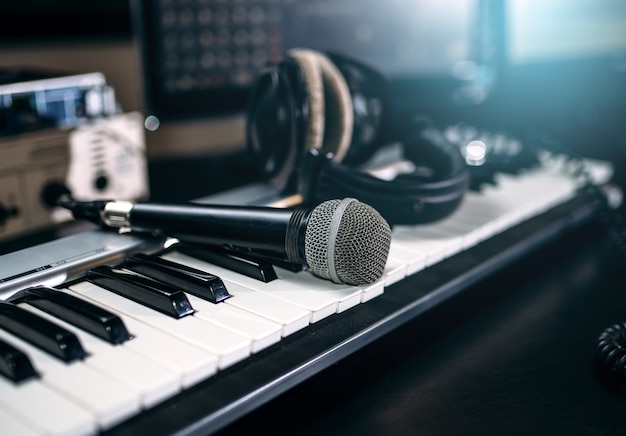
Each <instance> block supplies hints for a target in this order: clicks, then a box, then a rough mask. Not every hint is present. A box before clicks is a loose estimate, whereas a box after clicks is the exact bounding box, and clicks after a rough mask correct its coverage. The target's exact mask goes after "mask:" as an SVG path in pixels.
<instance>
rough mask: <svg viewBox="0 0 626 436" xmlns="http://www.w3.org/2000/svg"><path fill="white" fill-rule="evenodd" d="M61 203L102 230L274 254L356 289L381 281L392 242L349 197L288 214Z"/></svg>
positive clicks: (367, 209) (376, 216)
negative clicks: (113, 228) (155, 234)
mask: <svg viewBox="0 0 626 436" xmlns="http://www.w3.org/2000/svg"><path fill="white" fill-rule="evenodd" d="M60 205H61V206H63V207H65V208H67V209H69V210H71V211H72V214H73V216H74V218H77V219H87V220H90V221H92V222H96V223H97V224H100V225H104V226H109V227H118V228H130V229H131V230H136V231H142V232H153V233H154V232H158V233H162V234H164V235H167V236H171V237H174V238H177V239H179V240H181V241H187V242H196V243H203V244H209V245H218V246H230V247H235V248H241V249H244V250H248V251H252V252H254V251H257V252H259V253H264V254H269V253H273V254H274V255H275V256H279V257H284V258H285V259H286V260H287V261H288V262H291V263H298V264H302V265H306V266H307V267H308V268H309V269H310V270H311V271H312V272H313V273H315V274H316V275H318V276H319V277H322V278H325V279H329V280H332V281H333V282H335V283H347V284H352V285H359V284H364V283H371V282H374V281H375V280H377V279H378V278H380V277H381V276H382V274H383V271H384V268H385V265H386V262H387V256H388V254H389V247H390V244H391V229H390V227H389V224H388V223H387V221H385V219H384V218H383V217H382V216H381V215H380V213H378V211H376V210H375V209H374V208H372V207H371V206H369V205H367V204H365V203H362V202H360V201H358V200H356V199H354V198H344V199H342V200H340V199H334V200H328V201H325V202H323V203H320V204H319V205H317V206H316V207H314V208H295V209H282V208H271V207H259V206H226V205H200V204H184V205H176V204H159V203H129V202H124V201H95V202H75V201H71V200H70V201H64V202H61V204H60Z"/></svg>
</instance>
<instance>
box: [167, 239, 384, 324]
mask: <svg viewBox="0 0 626 436" xmlns="http://www.w3.org/2000/svg"><path fill="white" fill-rule="evenodd" d="M179 256H180V257H179ZM182 256H184V255H182V254H180V253H176V252H175V251H172V252H168V253H165V254H164V255H163V257H165V258H166V259H168V260H172V261H174V262H180V263H185V264H187V263H186V262H188V261H189V257H187V258H184V257H182ZM204 266H205V268H204V270H210V271H211V273H212V274H215V275H217V276H219V277H221V278H222V280H223V281H224V283H225V284H226V287H227V288H228V289H230V288H231V285H230V284H231V283H238V284H240V285H242V286H245V287H248V288H250V289H254V290H256V291H259V292H263V293H265V294H267V295H270V296H272V297H275V298H278V299H281V300H284V301H288V302H290V303H293V304H296V305H299V306H302V307H304V308H305V309H307V310H309V311H310V312H311V320H310V322H311V323H315V322H317V321H319V320H321V319H324V318H326V317H328V316H330V315H332V314H334V313H337V312H339V311H343V310H346V309H348V308H349V307H353V306H355V305H356V304H358V303H360V302H361V298H362V291H361V289H360V288H358V287H354V286H350V285H339V284H336V283H333V282H331V281H329V280H324V279H320V278H318V277H315V276H313V275H312V274H310V273H308V272H300V273H294V272H291V271H287V270H284V269H282V268H276V275H277V277H278V279H277V280H273V281H271V282H268V283H264V282H260V281H258V280H254V279H252V278H250V277H247V276H244V275H242V274H239V273H237V272H233V271H230V270H227V269H224V268H222V267H220V266H217V265H212V264H205V265H204ZM194 267H195V268H199V269H203V268H202V267H201V266H200V264H196V265H195V266H194ZM296 276H297V277H296ZM382 285H383V284H382V281H381V282H379V286H382Z"/></svg>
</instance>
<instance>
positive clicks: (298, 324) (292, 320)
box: [165, 251, 311, 337]
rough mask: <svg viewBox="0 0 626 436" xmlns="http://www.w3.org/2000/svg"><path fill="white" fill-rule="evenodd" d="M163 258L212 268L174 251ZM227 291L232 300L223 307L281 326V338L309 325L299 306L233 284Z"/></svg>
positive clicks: (230, 284) (308, 315) (304, 310)
mask: <svg viewBox="0 0 626 436" xmlns="http://www.w3.org/2000/svg"><path fill="white" fill-rule="evenodd" d="M165 257H166V258H168V259H170V260H172V261H174V262H177V263H181V264H184V265H188V266H190V267H192V268H197V269H200V270H203V271H208V272H210V271H211V268H212V267H213V265H211V264H208V263H207V262H205V261H204V260H200V259H196V258H194V257H190V256H187V255H185V254H181V253H178V252H175V251H172V252H168V253H167V254H166V255H165ZM228 291H229V293H230V294H231V296H232V298H229V299H227V300H225V301H224V304H225V305H232V306H235V307H238V308H240V309H243V310H246V311H248V312H252V313H254V314H256V315H259V316H261V317H263V318H265V319H268V320H270V321H273V322H276V323H278V324H280V325H282V336H283V337H285V336H289V335H291V334H293V333H295V332H296V331H298V330H301V329H303V328H304V327H306V326H308V325H309V321H310V318H311V312H310V311H309V310H307V309H305V308H303V307H301V306H298V305H295V304H292V303H289V302H287V301H283V300H280V299H277V298H274V297H272V296H271V295H267V294H263V293H261V292H258V291H255V290H254V289H251V288H248V287H245V286H242V285H240V284H238V283H234V282H233V283H229V284H228Z"/></svg>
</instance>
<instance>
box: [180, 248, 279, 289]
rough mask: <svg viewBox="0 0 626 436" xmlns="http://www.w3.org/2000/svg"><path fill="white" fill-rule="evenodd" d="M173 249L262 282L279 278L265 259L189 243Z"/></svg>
mask: <svg viewBox="0 0 626 436" xmlns="http://www.w3.org/2000/svg"><path fill="white" fill-rule="evenodd" d="M172 249H174V250H176V251H179V252H181V253H183V254H186V255H188V256H191V257H195V258H196V259H200V260H204V261H206V262H210V263H213V264H215V265H218V266H221V267H222V268H227V269H229V270H232V271H235V272H238V273H239V274H243V275H245V276H248V277H252V278H253V279H257V280H260V281H262V282H266V283H267V282H271V281H272V280H275V279H276V278H277V276H276V271H275V270H274V266H273V265H272V264H271V263H269V262H267V261H264V260H259V259H252V258H248V257H246V256H243V255H240V254H234V253H231V252H226V251H218V250H217V249H215V250H214V249H212V248H205V247H197V246H193V245H189V244H178V245H175V246H173V247H172Z"/></svg>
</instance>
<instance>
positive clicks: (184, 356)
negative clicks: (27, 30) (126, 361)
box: [63, 289, 217, 388]
mask: <svg viewBox="0 0 626 436" xmlns="http://www.w3.org/2000/svg"><path fill="white" fill-rule="evenodd" d="M63 292H67V293H68V294H71V295H74V296H76V297H79V298H83V297H81V295H80V294H78V293H76V292H73V291H72V290H70V289H63ZM96 304H97V303H96ZM100 306H102V305H100ZM116 315H117V316H119V317H120V318H121V319H122V321H123V322H124V324H125V325H126V327H127V328H128V330H129V332H130V333H131V335H132V336H133V337H132V339H130V340H129V341H126V342H124V347H126V348H129V349H132V350H134V351H135V352H137V353H139V354H141V355H143V356H146V357H147V358H149V359H151V360H154V361H155V362H158V363H160V364H161V365H163V366H165V367H167V368H169V369H171V370H172V371H174V372H176V373H177V374H179V376H180V377H181V378H182V385H183V387H185V388H187V387H190V386H193V385H194V384H196V383H198V382H199V381H201V380H203V379H205V378H208V377H210V376H212V375H213V374H215V373H216V372H217V357H216V356H215V355H214V354H212V353H209V352H207V351H205V350H202V349H200V348H198V347H196V346H194V345H192V344H189V343H187V342H185V341H181V340H179V339H178V338H176V337H175V336H172V335H170V334H168V333H165V332H163V331H161V330H158V329H155V328H154V327H151V326H149V325H147V324H144V323H142V322H140V321H137V320H136V319H133V318H131V317H129V316H127V315H126V314H123V313H116Z"/></svg>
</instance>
